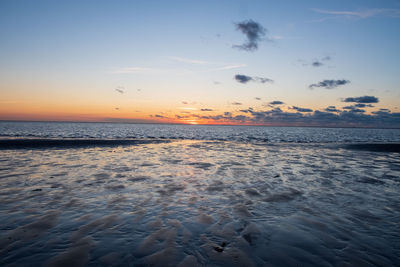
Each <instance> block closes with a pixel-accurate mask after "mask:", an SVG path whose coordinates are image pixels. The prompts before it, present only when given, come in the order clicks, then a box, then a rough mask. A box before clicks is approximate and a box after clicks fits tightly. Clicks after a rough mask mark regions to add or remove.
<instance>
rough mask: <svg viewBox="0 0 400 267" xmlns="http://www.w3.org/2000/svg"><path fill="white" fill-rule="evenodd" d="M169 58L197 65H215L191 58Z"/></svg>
mask: <svg viewBox="0 0 400 267" xmlns="http://www.w3.org/2000/svg"><path fill="white" fill-rule="evenodd" d="M168 58H169V59H172V60H174V61H178V62H182V63H189V64H195V65H205V64H213V63H211V62H207V61H203V60H197V59H189V58H183V57H168Z"/></svg>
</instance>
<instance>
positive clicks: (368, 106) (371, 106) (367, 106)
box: [354, 103, 374, 108]
mask: <svg viewBox="0 0 400 267" xmlns="http://www.w3.org/2000/svg"><path fill="white" fill-rule="evenodd" d="M354 106H355V107H358V108H373V107H374V106H373V105H371V104H363V103H357V104H355V105H354Z"/></svg>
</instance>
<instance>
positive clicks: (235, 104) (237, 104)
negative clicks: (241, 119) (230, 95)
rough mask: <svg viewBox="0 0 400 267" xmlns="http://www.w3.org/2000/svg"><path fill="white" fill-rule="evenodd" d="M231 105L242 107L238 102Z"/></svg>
mask: <svg viewBox="0 0 400 267" xmlns="http://www.w3.org/2000/svg"><path fill="white" fill-rule="evenodd" d="M231 105H234V106H240V105H242V103H240V102H233V103H231Z"/></svg>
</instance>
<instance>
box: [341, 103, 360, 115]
mask: <svg viewBox="0 0 400 267" xmlns="http://www.w3.org/2000/svg"><path fill="white" fill-rule="evenodd" d="M343 109H345V110H349V112H361V113H364V112H365V110H363V109H359V108H357V106H356V105H354V106H345V107H343Z"/></svg>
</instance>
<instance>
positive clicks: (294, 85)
mask: <svg viewBox="0 0 400 267" xmlns="http://www.w3.org/2000/svg"><path fill="white" fill-rule="evenodd" d="M250 21H252V22H255V23H257V25H260V27H262V28H264V29H265V35H262V36H261V35H260V38H261V39H260V40H259V41H258V42H257V44H258V49H255V50H253V51H246V50H243V49H238V48H237V46H239V45H242V44H243V43H246V41H247V39H246V35H245V34H243V32H241V31H240V30H238V28H237V25H238V23H248V22H250ZM246 25H247V24H246ZM399 26H400V1H279V2H277V1H63V2H61V1H18V0H16V1H4V0H3V1H0V34H1V36H2V42H0V58H1V59H2V60H1V62H0V101H1V102H2V105H1V106H2V108H0V118H1V119H52V120H66V119H68V120H69V119H70V120H114V119H122V120H124V119H125V120H127V121H135V120H137V121H147V120H150V121H155V120H157V121H160V122H184V123H185V122H187V123H214V122H215V123H244V124H246V123H250V124H266V125H270V122H271V123H272V122H274V124H285V125H286V124H291V123H293V124H296V125H297V124H301V125H314V124H315V123H317V122H315V123H314V122H313V117H312V116H314V115H315V114H314V113H305V112H299V111H298V110H296V109H294V108H293V107H301V108H308V109H312V110H313V111H315V110H319V111H321V112H326V111H324V110H325V109H326V108H327V107H328V106H335V107H336V108H337V109H338V110H340V112H336V113H334V115H335V116H336V117H335V120H334V121H333V120H332V121H327V122H326V123H325V122H321V121H318V123H317V124H318V125H321V124H326V125H332V124H335V125H336V124H337V125H354V126H357V124H356V123H355V122H356V121H357V118H361V117H362V118H363V119H364V120H365V119H366V118H367V117H368V119H366V120H367V121H368V123H367V124H368V125H366V124H365V126H374V125H375V126H376V122H377V121H379V118H377V116H378V115H377V114H374V113H373V112H375V113H376V112H382V111H383V110H380V109H388V110H390V112H388V111H386V113H390V114H386V115H385V116H386V120H387V122H386V124H385V127H386V126H388V127H389V126H396V127H397V126H399V125H400V122H399V116H398V115H397V114H396V113H398V112H400V111H399V107H398V106H399V103H400V90H399V86H398V85H399V83H400V66H399V65H400V53H399V50H398V46H399V44H400V31H399V30H398V29H399V28H400V27H399ZM315 62H318V63H319V64H316V65H318V66H316V65H314V66H313V63H315ZM238 74H240V75H246V76H248V77H261V78H268V79H271V80H273V82H271V83H269V82H268V83H261V82H259V80H257V79H253V80H250V82H247V83H240V82H238V81H237V80H235V79H234V77H235V75H238ZM325 80H328V81H329V80H331V81H340V80H346V81H349V82H348V83H345V84H343V85H338V86H336V87H334V88H330V89H328V88H326V87H313V88H312V89H310V88H309V86H310V85H311V84H318V83H319V82H323V81H325ZM116 88H123V90H121V91H123V93H120V92H117V91H116V90H115V89H116ZM360 96H375V97H377V98H378V102H377V103H373V104H371V103H369V105H373V107H368V106H367V107H363V108H362V110H363V111H360V108H359V110H358V111H357V110H356V111H355V108H353V110H351V109H347V110H346V109H342V108H343V107H346V106H349V103H345V102H342V100H343V99H344V98H346V97H360ZM255 98H261V100H256V99H255ZM275 100H279V101H282V102H284V103H285V104H284V105H281V106H279V108H280V109H281V111H280V112H282V113H283V114H286V113H300V115H301V116H300V117H296V118H295V119H293V121H290V120H287V119H286V121H284V122H283V121H282V123H279V121H278V122H277V119H278V118H276V117H273V118H271V116H275V115H266V117H265V116H264V117H263V118H262V120H258V119H257V118H256V117H255V115H254V114H252V113H249V112H247V113H246V112H242V111H240V110H246V109H248V108H251V110H254V111H257V112H268V111H271V110H273V109H275V108H277V107H276V106H274V107H272V106H270V105H268V103H270V102H271V101H275ZM183 103H187V104H183ZM232 103H241V105H232ZM354 104H357V103H353V105H354ZM358 104H360V103H358ZM361 104H362V103H361ZM202 109H203V110H209V111H207V112H208V113H207V114H206V115H204V111H203V112H202V111H201V110H202ZM225 112H229V113H231V115H230V116H226V115H223V114H224V113H225ZM341 112H351V113H352V114H347V113H346V114H344V115H345V116H349V115H354V116H355V119H354V120H355V121H353V122H350V121H348V120H347V121H346V119H345V118H344V117H343V118H342V117H341V114H342V113H341ZM181 113H182V114H181ZM263 114H275V113H274V112H272V113H271V112H270V113H263ZM156 115H158V116H157V117H156ZM218 116H220V117H218ZM236 116H245V117H247V118H243V117H238V118H236V119H235V117H236ZM290 116H292V115H290V114H289V117H290ZM357 116H359V117H357ZM360 116H361V117H360ZM292 117H295V116H292ZM303 117H307V118H306V119H304V118H303ZM389 117H390V119H389ZM280 118H282V116H281V117H280ZM285 118H286V117H285ZM299 118H300V119H299ZM371 118H373V119H371ZM369 119H371V120H369ZM358 126H363V125H358Z"/></svg>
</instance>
